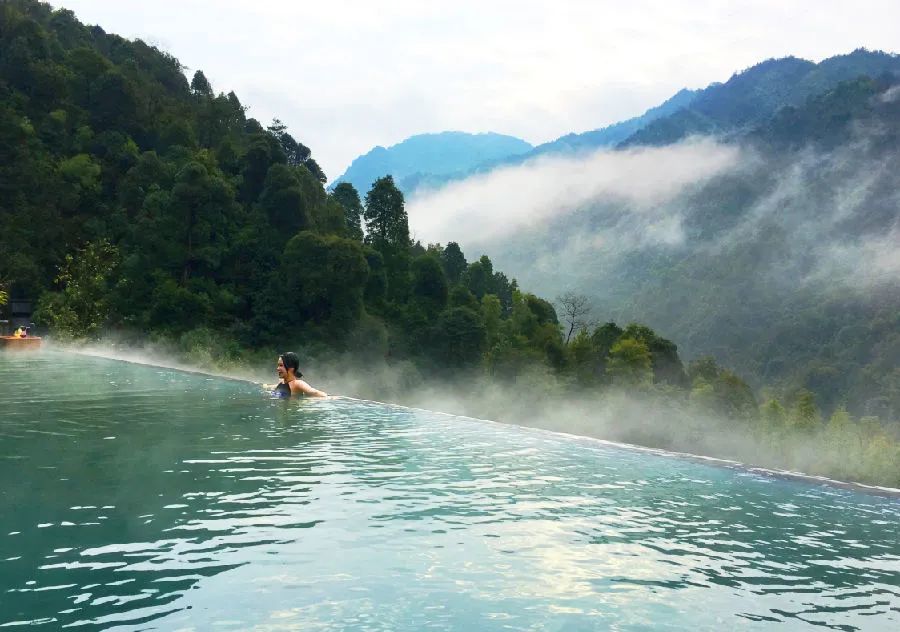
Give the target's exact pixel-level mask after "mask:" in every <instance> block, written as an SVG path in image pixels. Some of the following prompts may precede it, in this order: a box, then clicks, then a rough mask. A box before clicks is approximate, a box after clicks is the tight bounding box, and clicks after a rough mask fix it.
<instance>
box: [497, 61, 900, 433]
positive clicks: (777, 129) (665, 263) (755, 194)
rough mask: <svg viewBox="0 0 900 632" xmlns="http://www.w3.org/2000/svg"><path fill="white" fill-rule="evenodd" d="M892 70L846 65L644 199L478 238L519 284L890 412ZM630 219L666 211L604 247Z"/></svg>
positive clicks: (825, 399)
mask: <svg viewBox="0 0 900 632" xmlns="http://www.w3.org/2000/svg"><path fill="white" fill-rule="evenodd" d="M895 81H896V80H895V79H893V78H892V77H891V76H887V75H882V76H881V78H880V79H873V78H861V79H858V80H854V81H849V82H845V83H842V84H839V85H838V86H837V87H836V88H834V89H833V90H830V91H828V92H826V93H824V94H821V95H817V96H815V97H811V98H810V99H808V100H807V101H806V102H804V104H803V105H801V106H797V107H793V106H789V107H785V108H782V109H780V110H779V111H778V112H777V113H776V114H775V115H774V116H773V117H770V118H769V119H768V120H766V121H764V122H763V123H761V124H759V125H757V126H755V127H749V128H745V129H744V131H743V132H741V134H740V135H735V136H733V137H732V138H731V140H730V141H729V142H730V144H731V145H732V146H733V147H735V148H739V151H740V156H741V158H740V160H739V162H738V164H737V165H736V166H734V167H733V168H730V169H728V170H726V171H725V172H723V173H721V174H719V175H718V176H716V177H714V178H712V179H711V180H710V181H708V182H705V183H703V184H702V185H700V186H697V187H690V188H688V189H687V190H685V191H683V192H682V193H681V194H680V195H679V196H678V197H676V198H675V199H672V200H668V201H666V202H665V203H664V204H661V205H657V206H655V207H653V208H652V209H646V210H640V209H637V210H636V209H634V208H632V207H629V206H628V205H627V204H623V203H621V202H617V201H615V200H597V201H595V202H594V203H593V204H591V205H588V206H587V207H586V208H582V209H579V210H578V211H577V212H573V213H570V214H566V215H565V216H564V217H561V218H559V219H558V221H556V222H554V223H552V224H551V225H550V226H549V227H546V226H544V227H542V228H541V230H540V231H535V232H534V233H533V234H529V233H522V234H520V235H518V236H517V237H513V238H508V239H506V240H504V242H503V243H497V244H496V249H493V247H492V246H488V247H489V248H491V252H492V253H494V254H495V259H497V260H498V261H499V262H500V263H501V264H502V265H504V266H505V267H507V268H508V269H512V270H515V271H516V272H517V274H518V275H519V277H520V279H522V280H523V282H527V283H528V284H529V286H530V287H535V288H538V289H539V290H541V291H548V290H549V289H550V288H554V287H576V288H578V289H579V291H583V292H584V293H586V294H588V295H589V296H591V297H592V298H594V300H595V303H596V304H598V305H601V306H603V309H604V310H606V313H607V314H609V315H610V316H612V317H615V318H622V319H629V318H631V317H632V316H634V315H636V314H640V315H641V318H642V320H645V321H647V322H648V323H649V324H651V325H652V326H654V327H655V328H657V329H659V330H661V331H664V332H677V335H676V336H675V337H676V338H677V339H678V340H679V343H680V344H681V345H682V348H683V349H686V350H687V352H688V354H689V355H691V356H697V355H702V354H712V355H714V356H715V357H716V358H718V359H719V361H720V362H723V363H724V364H726V365H727V366H740V367H741V371H742V373H743V374H744V375H745V377H748V378H750V380H751V382H752V384H753V385H754V386H755V387H756V388H762V387H765V386H768V387H774V388H778V389H781V390H782V391H784V392H789V391H790V390H791V389H798V388H807V389H810V390H811V391H813V392H814V393H815V394H816V396H817V397H818V399H819V401H820V402H821V403H822V404H823V405H824V406H825V408H826V410H830V409H833V408H834V407H837V406H839V405H845V406H847V407H849V409H850V410H851V411H854V412H856V413H858V414H877V415H880V416H882V417H883V418H897V417H898V416H900V381H898V380H900V372H898V368H897V367H898V366H900V337H898V336H900V321H898V317H900V316H898V315H900V270H898V268H897V265H896V254H895V253H896V251H897V244H898V243H900V225H898V221H900V220H898V217H900V213H898V196H900V189H898V181H897V178H896V175H895V174H896V173H897V170H898V168H900V155H898V147H900V145H898V142H897V140H898V134H900V100H898V99H897V95H898V92H897V90H898V88H897V84H896V83H895ZM651 151H661V152H664V151H665V149H661V150H651ZM648 176H649V177H652V174H648ZM648 218H649V219H648ZM630 219H632V220H636V221H638V222H639V223H638V224H637V225H638V226H640V225H643V224H645V223H653V222H658V223H661V224H665V225H669V224H666V222H670V223H671V225H673V226H675V227H676V229H675V234H676V236H677V238H676V239H674V240H672V241H670V242H667V243H663V242H660V241H654V240H653V239H652V238H651V239H649V240H648V241H649V243H644V244H642V245H638V246H634V247H630V248H629V247H618V246H617V245H616V244H621V243H624V242H625V240H624V239H621V235H624V234H629V233H628V231H629V230H631V229H629V228H628V226H629V224H628V222H629V221H630ZM632 228H633V227H632ZM548 234H549V235H550V236H551V237H550V238H549V239H548V238H547V235H548ZM617 236H619V237H617ZM588 237H590V238H593V239H595V240H596V239H602V240H603V242H604V243H606V244H610V247H604V248H599V249H598V248H591V247H586V246H585V245H584V244H585V243H588V242H589V239H587V238H588ZM536 259H537V260H538V261H541V262H542V265H541V266H534V265H533V264H532V262H533V261H535V260H536Z"/></svg>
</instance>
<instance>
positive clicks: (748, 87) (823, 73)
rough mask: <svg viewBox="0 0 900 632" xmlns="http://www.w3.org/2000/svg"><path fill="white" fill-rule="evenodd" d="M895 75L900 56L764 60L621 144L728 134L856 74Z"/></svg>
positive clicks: (863, 53)
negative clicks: (816, 61)
mask: <svg viewBox="0 0 900 632" xmlns="http://www.w3.org/2000/svg"><path fill="white" fill-rule="evenodd" d="M882 75H890V76H895V77H896V76H900V56H898V55H894V54H890V53H885V52H882V51H868V50H865V49H862V48H860V49H857V50H855V51H853V52H852V53H849V54H847V55H837V56H835V57H830V58H828V59H825V60H823V61H821V62H819V63H818V64H815V63H813V62H811V61H807V60H805V59H798V58H796V57H785V58H782V59H769V60H766V61H763V62H761V63H759V64H756V65H755V66H752V67H750V68H748V69H747V70H744V71H743V72H740V73H735V74H734V75H732V77H731V78H730V79H729V80H728V81H726V82H725V83H714V84H712V85H710V86H708V87H707V88H705V89H703V90H699V91H697V92H696V93H695V96H694V98H693V99H692V100H691V101H690V102H689V103H687V104H685V106H684V107H682V108H680V109H679V110H677V111H675V112H673V113H671V114H670V115H668V116H665V117H658V118H657V119H655V120H653V121H651V122H649V124H647V125H646V126H645V127H643V128H642V129H640V130H636V131H635V132H634V133H633V134H632V135H631V136H630V137H629V138H627V139H625V140H624V141H623V142H622V143H621V146H631V145H666V144H669V143H674V142H676V141H678V140H681V139H682V138H685V137H686V136H689V135H691V134H706V135H709V134H719V135H721V134H729V133H733V132H737V131H740V130H742V129H746V128H749V127H752V126H755V125H758V124H760V123H763V122H765V121H766V120H768V119H769V118H771V117H772V116H774V115H775V113H776V112H778V110H780V109H782V108H785V107H799V106H802V105H803V104H804V103H805V102H806V101H807V100H808V99H810V98H812V97H815V96H817V95H820V94H823V93H825V92H827V91H829V90H832V89H834V88H835V87H836V86H837V85H838V84H840V83H842V82H846V81H850V80H853V79H856V78H858V77H860V76H867V77H871V78H877V77H880V76H882Z"/></svg>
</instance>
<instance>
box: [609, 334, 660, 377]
mask: <svg viewBox="0 0 900 632" xmlns="http://www.w3.org/2000/svg"><path fill="white" fill-rule="evenodd" d="M652 367H653V359H652V356H651V355H650V349H649V348H648V347H647V344H646V343H645V342H643V341H642V340H635V339H633V338H626V337H622V338H619V340H618V341H616V343H615V344H614V345H613V346H612V348H611V349H610V350H609V361H608V363H607V365H606V374H607V375H608V376H609V377H610V378H611V379H612V381H613V383H614V384H619V385H623V386H640V385H647V384H650V382H651V381H652V380H653V368H652Z"/></svg>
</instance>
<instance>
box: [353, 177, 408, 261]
mask: <svg viewBox="0 0 900 632" xmlns="http://www.w3.org/2000/svg"><path fill="white" fill-rule="evenodd" d="M363 217H364V218H365V220H366V243H368V244H372V245H373V246H374V247H375V248H376V249H378V250H379V251H381V252H385V251H387V250H394V249H405V248H408V247H409V245H410V241H409V223H408V220H407V217H406V209H405V208H404V201H403V194H402V193H401V192H400V190H399V189H398V188H397V187H396V186H395V185H394V179H393V178H392V177H391V176H389V175H388V176H384V177H382V178H378V180H376V181H375V183H374V184H373V185H372V188H371V189H370V190H369V192H368V193H366V208H365V211H364V212H363Z"/></svg>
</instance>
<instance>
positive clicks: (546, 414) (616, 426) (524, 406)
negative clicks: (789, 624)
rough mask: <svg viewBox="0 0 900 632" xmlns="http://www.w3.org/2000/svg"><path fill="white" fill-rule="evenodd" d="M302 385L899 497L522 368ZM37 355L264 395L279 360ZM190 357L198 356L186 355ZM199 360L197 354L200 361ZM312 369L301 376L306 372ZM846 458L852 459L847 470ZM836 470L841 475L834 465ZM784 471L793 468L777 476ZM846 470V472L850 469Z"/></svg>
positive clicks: (667, 408) (733, 426)
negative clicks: (182, 376)
mask: <svg viewBox="0 0 900 632" xmlns="http://www.w3.org/2000/svg"><path fill="white" fill-rule="evenodd" d="M298 350H299V351H300V356H301V370H302V371H303V372H304V379H306V380H308V381H309V382H310V383H311V384H313V386H315V387H317V388H321V389H323V390H325V391H327V392H328V393H329V394H330V395H331V399H335V398H337V399H347V400H355V401H368V402H372V403H385V404H400V405H403V406H408V407H412V408H414V409H418V410H422V411H426V412H428V413H438V414H447V415H450V416H454V415H460V416H465V417H469V418H474V419H481V420H490V421H491V422H501V423H505V424H512V425H516V426H523V427H530V428H537V429H544V430H550V431H555V432H560V433H565V434H571V435H578V436H582V437H590V438H595V439H600V440H604V441H607V442H611V443H613V444H617V445H621V446H630V447H634V448H637V449H642V450H643V449H647V450H649V451H651V452H652V451H657V450H662V451H666V452H670V453H674V454H681V455H686V456H691V457H698V458H702V459H713V460H718V461H720V462H722V463H730V464H733V465H740V466H741V467H747V468H758V469H759V468H761V469H765V470H766V471H771V472H773V473H779V472H780V473H781V474H783V475H788V476H791V477H795V476H796V477H799V478H804V477H806V478H810V479H817V480H822V481H830V482H831V483H834V484H839V485H851V486H856V487H858V488H861V489H872V490H880V491H883V492H885V493H889V494H898V495H900V489H893V488H890V487H883V486H872V485H870V484H864V483H862V482H861V481H859V480H857V479H855V478H853V477H850V478H844V479H842V480H832V479H833V478H834V477H831V478H824V477H822V476H821V475H822V474H823V473H826V472H834V471H846V470H847V469H848V467H849V466H850V465H853V466H854V467H855V466H858V465H860V464H857V463H855V461H853V460H852V458H851V457H850V455H849V454H847V453H846V452H840V453H835V454H831V453H829V454H826V453H823V452H821V451H819V450H818V449H816V448H815V447H812V446H811V445H810V444H809V442H808V439H807V438H806V437H804V436H794V437H788V436H780V437H779V439H778V444H777V446H776V445H773V444H772V443H771V438H769V437H764V436H761V435H760V434H759V427H757V426H753V425H751V424H750V423H749V422H741V421H737V420H734V419H726V418H722V417H719V416H716V415H714V414H710V413H704V412H702V410H700V409H698V407H696V406H690V405H688V402H687V400H686V399H679V398H673V397H672V396H671V394H668V395H667V394H666V393H664V392H654V391H652V390H640V389H638V390H632V391H625V390H620V389H615V388H607V389H604V390H603V391H596V392H589V391H573V390H572V387H571V384H569V383H568V382H566V381H565V379H564V378H563V377H561V376H556V375H554V374H553V373H552V372H551V371H549V370H547V369H545V368H530V369H525V370H524V371H523V372H522V374H521V375H520V376H519V377H518V378H517V379H516V380H515V381H512V382H510V381H497V380H494V379H492V378H489V377H487V376H485V375H482V374H481V373H480V372H475V373H474V374H472V373H461V374H457V375H455V376H454V377H453V378H443V379H441V378H436V377H428V378H426V377H425V376H423V375H422V374H421V373H419V371H418V370H417V369H416V368H415V366H414V365H413V364H412V363H408V362H392V363H388V362H384V361H378V360H377V359H375V358H371V357H370V358H365V359H361V358H359V357H356V356H355V355H354V354H352V353H343V354H336V353H335V354H330V355H329V356H325V357H311V356H309V355H308V354H306V353H304V352H303V350H302V348H298ZM43 353H44V354H51V355H52V354H54V353H63V354H65V355H69V354H77V355H83V356H86V357H89V358H97V359H103V360H116V361H120V362H126V363H129V364H135V365H144V366H147V367H154V368H166V369H175V370H178V371H184V372H188V373H192V374H196V375H198V376H199V377H201V378H204V379H209V378H213V377H216V378H224V379H226V380H229V381H235V382H239V383H240V382H245V383H247V384H248V385H250V386H251V387H252V388H254V389H256V392H260V393H264V392H266V391H265V390H264V389H265V388H272V386H271V385H273V384H275V383H276V382H277V380H278V378H277V375H276V374H275V370H274V367H275V364H276V361H277V356H275V355H273V356H272V357H271V358H269V357H268V356H266V357H265V358H264V359H262V360H259V361H257V362H255V363H228V364H224V365H220V364H218V363H216V362H214V361H212V360H211V359H210V360H208V361H207V362H200V361H197V360H196V359H194V360H192V359H191V358H190V356H188V357H185V356H184V355H183V354H181V355H180V356H179V355H177V354H176V353H175V352H174V351H173V350H171V349H166V348H165V347H161V346H159V345H152V344H148V345H146V346H144V347H143V348H140V349H139V348H135V347H129V346H127V345H123V344H110V343H107V344H101V343H94V344H84V345H59V346H56V345H54V344H53V343H52V342H51V343H50V345H49V348H45V350H44V352H43ZM192 355H193V356H194V358H196V357H197V355H198V354H197V353H196V352H195V353H193V354H192ZM199 355H200V356H201V357H202V355H203V354H199ZM308 366H312V367H313V369H312V370H311V371H309V370H308V369H307V368H306V367H308ZM847 459H851V461H850V462H849V463H848V461H847ZM839 462H840V463H842V464H843V467H838V466H839ZM785 463H792V464H794V465H793V466H792V467H791V468H790V470H789V471H785V465H784V464H785ZM850 469H851V470H852V469H854V468H850Z"/></svg>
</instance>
